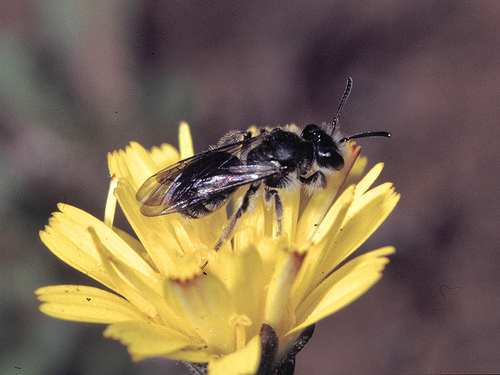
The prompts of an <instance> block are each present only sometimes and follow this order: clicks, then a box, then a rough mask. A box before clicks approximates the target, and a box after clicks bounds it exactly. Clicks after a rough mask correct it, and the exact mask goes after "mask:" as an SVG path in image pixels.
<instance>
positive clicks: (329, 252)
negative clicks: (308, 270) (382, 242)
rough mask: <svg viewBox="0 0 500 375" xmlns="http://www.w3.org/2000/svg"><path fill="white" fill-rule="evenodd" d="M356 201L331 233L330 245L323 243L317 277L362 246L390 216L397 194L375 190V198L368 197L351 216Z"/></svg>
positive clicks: (386, 188) (388, 190)
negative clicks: (340, 226) (335, 230)
mask: <svg viewBox="0 0 500 375" xmlns="http://www.w3.org/2000/svg"><path fill="white" fill-rule="evenodd" d="M373 190H374V189H373ZM369 193H370V191H369V192H368V193H367V194H369ZM365 195H366V194H365ZM362 198H363V197H362ZM357 200H359V198H358V199H355V200H354V201H353V203H352V205H351V207H350V208H349V211H348V213H347V216H346V218H345V220H344V222H343V224H342V228H341V229H340V230H339V231H338V232H337V233H334V232H332V233H331V237H330V241H329V242H326V243H325V249H324V251H325V257H324V258H323V260H322V262H321V264H320V265H319V267H318V269H317V275H321V276H323V275H328V273H330V272H331V271H332V270H333V269H334V268H335V267H336V266H337V265H338V264H340V262H342V261H343V260H344V259H346V258H347V257H348V256H349V255H351V254H352V253H353V252H354V251H355V250H356V249H357V248H358V247H359V246H360V245H361V244H362V243H363V242H365V241H366V240H367V239H368V237H370V236H371V235H372V233H373V232H374V231H375V230H376V229H377V228H378V227H379V226H380V225H381V224H382V222H383V221H384V220H385V219H386V218H387V216H388V215H389V214H390V213H391V212H392V210H393V209H394V207H395V206H396V204H397V202H398V201H399V194H396V193H395V192H394V190H393V189H392V188H388V186H387V187H385V188H384V189H379V190H377V191H376V194H369V201H368V202H364V204H363V205H360V204H359V203H358V207H359V209H358V210H357V211H356V212H355V213H354V214H351V211H352V207H353V206H354V205H356V203H357V202H356V201H357Z"/></svg>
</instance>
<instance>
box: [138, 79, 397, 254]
mask: <svg viewBox="0 0 500 375" xmlns="http://www.w3.org/2000/svg"><path fill="white" fill-rule="evenodd" d="M351 87H352V79H351V78H349V79H348V80H347V86H346V89H345V91H344V95H343V96H342V100H341V101H340V104H339V107H338V110H337V114H336V115H335V118H334V119H333V121H332V122H331V124H328V125H327V124H322V125H321V126H318V125H312V124H311V125H307V126H306V127H305V128H304V130H302V133H301V134H298V133H295V132H292V131H290V130H286V129H283V128H280V127H277V128H273V129H271V130H265V129H261V130H260V131H259V133H258V134H252V132H251V131H246V132H244V131H233V132H230V133H228V134H226V135H225V136H224V137H222V139H221V140H220V141H219V143H218V144H217V146H216V147H214V148H211V149H209V150H208V151H205V152H202V153H200V154H198V155H195V156H192V157H190V158H187V159H184V160H181V161H179V162H177V163H175V164H173V165H171V166H170V167H167V168H166V169H163V170H162V171H160V172H158V173H156V174H154V175H153V176H151V177H149V178H148V179H147V180H146V181H145V182H144V184H143V185H142V186H141V187H140V188H139V190H138V191H137V195H136V198H137V200H138V201H139V202H141V203H142V204H143V205H142V207H141V212H142V214H143V215H145V216H158V215H165V214H171V213H175V212H179V213H181V214H182V215H184V216H186V217H190V218H194V219H196V218H200V217H203V216H205V215H208V214H210V213H212V212H214V211H216V210H217V209H219V208H220V207H222V206H223V205H224V204H225V203H226V202H228V200H229V199H230V198H231V196H232V194H233V193H234V192H235V191H236V190H237V189H238V188H239V187H240V186H243V185H250V186H249V188H248V190H247V191H246V193H245V195H244V197H243V200H242V201H241V204H240V205H239V207H238V208H237V209H236V210H235V211H234V213H233V215H232V216H231V218H230V219H229V222H228V223H227V224H226V226H225V228H224V229H223V231H222V234H221V236H220V238H219V240H218V241H217V243H216V244H215V246H214V248H215V249H216V250H217V249H219V248H220V247H221V246H222V244H223V243H224V242H225V241H227V240H228V239H230V238H231V236H232V234H233V231H234V229H235V227H236V224H237V223H238V220H239V218H240V217H241V215H243V214H244V213H245V212H246V211H247V209H248V207H249V205H250V200H251V198H252V196H253V195H254V194H255V193H256V192H257V191H258V190H259V188H260V186H261V185H264V191H265V193H264V199H265V200H266V202H270V201H271V200H272V199H274V207H275V211H276V222H277V235H280V234H281V219H282V217H283V204H282V202H281V199H280V196H279V193H278V190H277V189H283V188H286V187H289V186H292V185H294V184H296V183H297V182H299V183H302V184H304V185H307V186H309V187H311V188H312V189H314V188H320V189H324V188H326V185H327V180H326V176H325V174H328V173H330V172H331V171H334V170H341V169H342V168H343V167H344V158H343V156H342V154H343V152H344V150H345V147H343V144H344V143H345V142H346V141H348V140H350V139H354V138H363V137H374V136H380V137H390V136H391V135H390V133H387V132H370V133H361V134H355V135H351V136H349V137H344V138H343V137H342V136H341V135H340V133H339V131H338V129H337V121H338V117H339V115H340V112H341V111H342V108H343V106H344V103H345V101H346V100H347V97H348V96H349V93H350V92H351Z"/></svg>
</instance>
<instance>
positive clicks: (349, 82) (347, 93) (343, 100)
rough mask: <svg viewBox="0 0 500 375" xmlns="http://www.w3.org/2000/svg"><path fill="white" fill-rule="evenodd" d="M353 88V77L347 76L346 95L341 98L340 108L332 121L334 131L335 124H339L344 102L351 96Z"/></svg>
mask: <svg viewBox="0 0 500 375" xmlns="http://www.w3.org/2000/svg"><path fill="white" fill-rule="evenodd" d="M351 89H352V78H351V77H349V78H347V85H346V87H345V90H344V95H342V99H341V100H340V104H339V108H338V109H337V114H336V115H335V117H334V118H333V121H332V131H333V130H335V126H336V125H337V121H338V120H339V116H340V112H342V108H344V104H345V102H346V100H347V98H348V97H349V94H350V93H351Z"/></svg>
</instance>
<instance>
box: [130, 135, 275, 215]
mask: <svg viewBox="0 0 500 375" xmlns="http://www.w3.org/2000/svg"><path fill="white" fill-rule="evenodd" d="M264 136H265V133H264V134H262V135H258V136H256V137H252V138H249V139H246V140H243V141H240V142H236V143H232V144H229V145H224V146H221V147H218V148H214V149H211V150H208V151H205V152H203V153H201V154H197V155H195V156H193V157H190V158H188V159H184V160H181V161H179V162H177V163H175V164H173V165H171V166H170V167H167V168H166V169H164V170H161V171H160V172H158V173H156V174H154V175H153V176H151V177H149V178H148V179H147V180H146V181H145V182H144V184H143V185H142V186H141V187H140V188H139V190H138V191H137V194H136V198H137V200H138V201H139V202H141V203H142V204H143V206H142V207H141V212H142V213H143V214H144V215H146V216H158V215H164V214H169V213H174V212H182V211H183V210H186V209H189V208H190V207H195V206H197V205H200V204H204V203H210V202H211V201H214V200H216V199H220V198H225V197H226V196H227V197H229V195H231V194H232V193H233V192H234V191H236V189H237V188H238V187H240V186H243V185H246V184H250V183H252V182H255V181H258V180H262V179H265V178H267V177H269V176H272V175H274V174H276V173H278V168H277V167H275V166H255V165H251V166H247V165H243V164H242V162H241V161H240V159H239V158H238V155H239V154H240V153H241V151H242V150H243V149H244V148H249V147H251V145H252V144H254V143H255V142H258V141H260V140H262V137H264Z"/></svg>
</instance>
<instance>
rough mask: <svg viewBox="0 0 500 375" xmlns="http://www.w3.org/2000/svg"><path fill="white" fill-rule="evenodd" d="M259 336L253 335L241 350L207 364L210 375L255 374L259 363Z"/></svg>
mask: <svg viewBox="0 0 500 375" xmlns="http://www.w3.org/2000/svg"><path fill="white" fill-rule="evenodd" d="M260 352H261V345H260V336H259V335H255V336H254V337H253V338H252V339H251V340H250V341H249V342H248V344H247V346H245V347H244V348H243V349H240V350H238V351H236V352H233V353H231V354H229V355H226V356H224V357H222V358H221V359H216V360H212V361H210V362H209V363H208V373H209V374H210V375H228V374H231V375H249V374H255V373H256V372H257V369H258V368H259V363H260Z"/></svg>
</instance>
